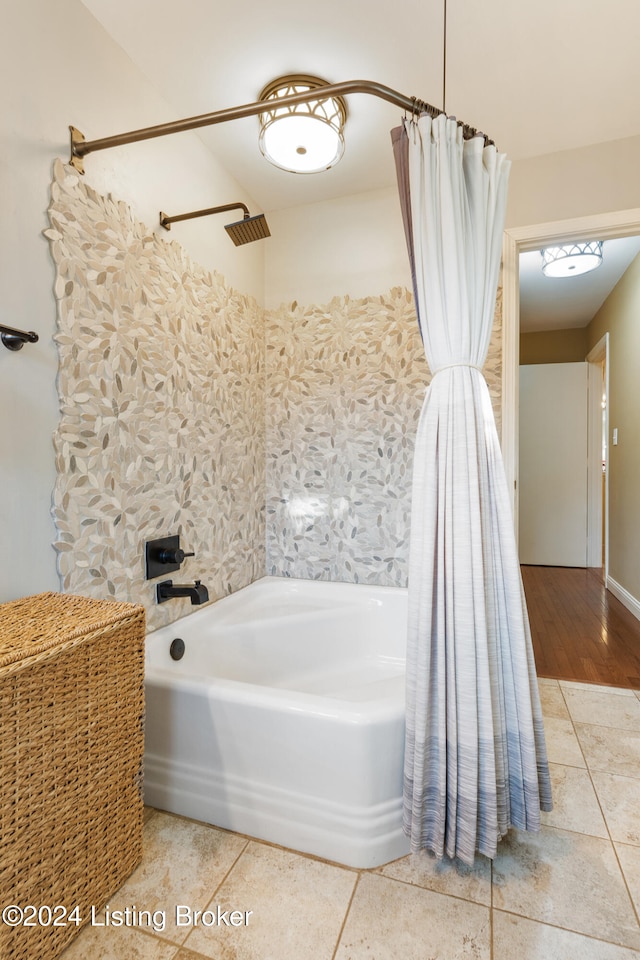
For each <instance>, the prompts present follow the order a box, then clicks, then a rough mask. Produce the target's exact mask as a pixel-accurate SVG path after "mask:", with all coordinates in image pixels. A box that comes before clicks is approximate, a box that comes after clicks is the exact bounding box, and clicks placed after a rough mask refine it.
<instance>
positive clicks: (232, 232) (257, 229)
mask: <svg viewBox="0 0 640 960" xmlns="http://www.w3.org/2000/svg"><path fill="white" fill-rule="evenodd" d="M225 230H226V231H227V233H228V234H229V236H230V237H231V239H232V240H233V242H234V243H235V245H236V247H239V246H240V245H241V244H242V243H253V241H254V240H264V238H265V237H270V236H271V233H270V232H269V226H268V224H267V221H266V219H265V216H264V213H259V214H257V216H255V217H244V219H243V220H238V221H237V223H227V224H226V226H225Z"/></svg>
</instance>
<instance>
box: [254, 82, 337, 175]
mask: <svg viewBox="0 0 640 960" xmlns="http://www.w3.org/2000/svg"><path fill="white" fill-rule="evenodd" d="M326 86H328V84H327V81H326V80H321V79H320V78H319V77H311V76H306V75H303V74H299V75H298V74H296V75H293V76H286V77H279V78H278V79H277V80H272V81H271V83H269V84H267V86H266V87H265V88H264V90H263V91H262V93H261V94H260V97H259V100H264V101H265V104H268V105H269V106H268V107H266V108H265V110H264V112H263V113H261V114H260V140H259V144H260V150H261V152H262V154H263V155H264V156H265V157H266V158H267V160H269V162H270V163H273V164H274V165H275V166H276V167H280V169H281V170H287V171H289V172H290V173H320V171H322V170H328V169H329V167H332V166H334V164H336V163H337V162H338V160H339V159H340V157H341V156H342V154H343V152H344V136H343V133H342V131H343V129H344V125H345V122H346V119H347V106H346V103H345V102H344V100H343V99H342V97H336V96H330V97H324V98H322V97H320V96H319V97H318V99H317V100H310V101H309V102H308V103H297V104H293V105H292V104H289V105H287V106H282V105H278V101H279V100H281V99H282V98H284V97H291V96H293V95H294V94H296V93H305V92H307V91H313V90H316V89H318V88H320V87H326Z"/></svg>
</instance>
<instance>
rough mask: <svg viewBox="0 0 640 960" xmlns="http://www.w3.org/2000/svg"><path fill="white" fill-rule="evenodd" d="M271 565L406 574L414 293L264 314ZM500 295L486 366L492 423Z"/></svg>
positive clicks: (419, 349) (415, 375)
mask: <svg viewBox="0 0 640 960" xmlns="http://www.w3.org/2000/svg"><path fill="white" fill-rule="evenodd" d="M266 341H267V343H266V346H267V352H266V382H267V400H266V415H267V443H266V448H267V474H266V483H267V572H268V573H269V574H272V575H280V576H291V577H303V578H307V579H323V580H345V581H350V582H360V583H376V584H382V585H388V586H406V583H407V564H408V547H409V525H410V519H411V517H410V514H411V474H412V460H413V446H414V438H415V433H416V430H417V425H418V418H419V416H420V409H421V406H422V400H423V397H424V390H425V387H426V385H427V384H428V382H429V380H430V375H429V370H428V366H427V363H426V360H425V358H424V349H423V346H422V341H421V339H420V334H419V332H418V325H417V321H416V316H415V311H414V307H413V297H412V294H411V293H410V292H409V291H408V290H405V289H401V288H396V289H394V290H391V291H390V292H389V293H388V294H385V295H384V296H381V297H368V298H366V299H362V300H351V299H350V298H348V297H346V298H336V299H334V300H332V301H331V302H330V303H329V304H328V305H326V306H322V307H319V306H312V307H303V306H299V305H298V304H296V303H293V304H290V305H288V306H283V307H282V308H281V309H280V310H277V311H273V312H270V313H269V314H268V315H267V320H266ZM501 358H502V296H501V290H499V294H498V300H497V303H496V312H495V323H494V330H493V334H492V340H491V346H490V349H489V354H488V356H487V362H486V365H485V370H484V373H485V376H486V379H487V382H488V384H489V389H490V392H491V397H492V401H493V406H494V412H495V414H496V421H497V424H498V432H500V424H501V409H500V405H501V378H502V366H501Z"/></svg>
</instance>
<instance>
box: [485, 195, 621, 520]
mask: <svg viewBox="0 0 640 960" xmlns="http://www.w3.org/2000/svg"><path fill="white" fill-rule="evenodd" d="M638 235H640V208H638V207H636V208H634V209H632V210H618V211H615V212H612V213H599V214H592V215H590V216H587V217H576V218H574V219H572V220H555V221H552V222H549V223H537V224H531V225H530V226H526V227H511V228H509V229H507V230H505V232H504V237H503V243H502V310H503V314H502V323H503V326H502V456H503V460H504V467H505V473H506V476H507V485H508V489H509V491H510V495H511V506H512V510H513V519H514V525H515V533H516V538H517V536H518V469H519V467H518V418H519V400H518V367H519V365H520V264H519V258H520V254H521V253H524V252H525V251H527V250H539V249H540V248H541V247H543V246H545V245H546V244H558V243H566V242H568V241H570V240H613V239H616V238H617V237H633V236H638ZM607 396H608V389H607Z"/></svg>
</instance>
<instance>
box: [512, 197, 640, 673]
mask: <svg viewBox="0 0 640 960" xmlns="http://www.w3.org/2000/svg"><path fill="white" fill-rule="evenodd" d="M638 235H640V210H632V211H626V212H623V213H616V214H609V215H602V216H600V215H598V216H593V217H585V218H580V219H576V220H573V221H562V222H556V223H550V224H542V225H540V224H538V225H534V226H532V227H529V228H521V229H512V230H508V231H506V233H505V239H504V246H503V303H504V314H503V319H504V333H503V337H504V340H503V345H504V367H503V455H504V460H505V470H506V473H507V478H508V481H509V486H510V489H511V493H512V497H513V500H512V503H513V512H514V520H515V528H516V531H517V530H518V525H519V492H520V491H519V487H520V483H519V481H520V477H519V434H518V420H519V334H520V324H519V317H520V288H519V257H520V253H521V252H522V251H532V250H540V249H541V248H542V247H544V246H545V245H554V244H556V245H557V244H561V243H564V242H567V241H569V240H576V241H578V240H581V239H582V240H588V239H601V240H608V239H614V238H618V237H632V236H638ZM609 346H610V345H609V343H608V338H606V337H603V339H602V340H601V341H600V342H599V343H598V344H596V346H595V347H594V348H593V349H592V351H591V352H590V353H589V354H588V356H587V358H586V360H587V376H588V380H589V411H588V413H589V434H588V449H589V476H588V499H589V517H590V523H589V529H588V549H587V562H588V564H589V566H587V567H586V569H582V570H573V569H571V568H567V569H566V570H565V572H564V573H563V572H561V571H560V570H559V569H558V568H544V567H525V568H523V579H524V581H525V589H526V592H527V594H528V596H527V600H528V605H529V609H530V613H531V620H532V628H534V633H535V618H536V616H537V615H538V614H536V607H537V608H538V613H539V619H540V622H541V623H543V622H544V624H545V626H546V627H548V628H551V627H552V628H553V630H554V631H555V633H554V636H553V637H550V638H548V640H549V642H548V644H547V649H548V650H553V651H554V653H555V656H556V660H558V659H559V660H562V659H563V658H564V663H562V664H560V665H558V664H556V667H555V670H556V671H564V672H548V669H547V670H544V669H543V670H541V671H540V673H541V675H542V676H555V677H557V678H562V679H573V680H583V681H584V680H587V681H590V682H592V683H612V684H615V685H620V686H633V685H634V684H635V683H636V681H637V678H638V676H640V669H639V668H640V660H638V654H637V653H636V651H637V650H639V649H640V623H639V622H638V620H639V619H640V608H639V607H638V604H637V603H636V606H635V608H634V605H633V600H634V598H633V597H631V596H630V595H629V598H625V596H624V595H623V593H622V592H621V591H620V590H619V589H618V588H617V587H618V585H617V584H616V582H615V581H614V580H611V579H610V576H609V551H608V543H607V541H608V536H607V513H608V484H609V479H610V477H609V471H608V470H607V469H605V470H604V471H603V466H604V467H605V468H606V467H607V461H608V459H609V451H608V450H607V447H606V443H605V444H604V445H603V429H604V431H605V432H604V437H605V438H606V437H607V436H608V434H609V433H610V426H609V425H608V424H607V417H608V414H609V404H608V399H609V395H610V394H609V383H608V378H609V359H610V351H609ZM582 358H583V359H584V354H583V355H582ZM603 403H604V406H603ZM614 426H615V424H614ZM609 439H611V438H610V437H609ZM603 574H604V575H603ZM543 581H544V582H543ZM571 596H573V598H574V599H575V604H574V606H573V607H572V606H571V603H572V601H571V599H570V597H571ZM620 601H621V602H620ZM576 611H578V612H579V613H585V614H586V613H587V612H589V618H588V619H589V623H588V624H587V623H586V622H585V623H584V624H581V623H580V620H579V617H578V616H577V614H576ZM574 641H575V642H576V646H575V647H574V651H575V656H574V657H573V658H572V657H569V658H568V659H567V657H566V656H565V655H564V652H563V651H566V650H568V649H569V647H568V646H566V644H567V643H569V644H571V643H572V642H574ZM587 641H588V644H589V645H591V646H590V652H588V651H587ZM535 645H536V640H535V638H534V647H535ZM563 645H564V646H563ZM538 656H540V657H541V658H542V657H543V654H542V653H541V652H540V650H539V649H538V650H536V661H537V662H538ZM629 658H631V660H632V661H633V662H632V663H631V662H629Z"/></svg>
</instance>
